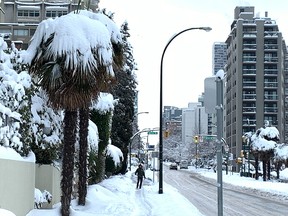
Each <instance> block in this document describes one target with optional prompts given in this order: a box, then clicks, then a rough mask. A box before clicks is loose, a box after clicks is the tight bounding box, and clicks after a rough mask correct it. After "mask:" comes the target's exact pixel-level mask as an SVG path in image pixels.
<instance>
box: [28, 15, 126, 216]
mask: <svg viewBox="0 0 288 216" xmlns="http://www.w3.org/2000/svg"><path fill="white" fill-rule="evenodd" d="M93 16H94V14H93V13H91V12H88V11H86V12H83V13H81V14H74V13H70V14H68V15H65V16H61V17H59V18H56V19H48V20H44V21H42V22H41V23H40V24H39V26H38V28H37V30H36V32H35V34H34V36H33V38H32V40H31V44H30V46H29V47H28V49H27V51H26V52H25V53H24V56H23V59H24V61H25V62H27V63H28V64H29V65H30V67H29V71H30V72H31V73H32V74H34V75H36V77H37V78H36V79H37V82H38V84H39V85H40V86H41V87H42V88H43V89H44V90H45V91H46V92H47V95H48V97H49V101H50V102H51V104H52V106H53V107H54V108H56V109H64V110H65V117H64V148H63V165H62V180H61V189H62V196H61V204H62V208H61V214H62V215H64V216H66V215H69V206H70V202H71V193H72V179H73V169H74V152H75V142H76V132H77V118H78V110H84V111H85V112H86V113H87V110H88V108H89V106H90V103H91V100H92V99H95V98H97V96H98V94H99V92H100V91H101V89H103V86H105V85H107V83H109V82H110V80H111V79H112V77H113V76H114V73H113V50H115V46H113V45H112V42H111V41H113V42H116V41H117V42H120V40H121V37H120V36H119V35H117V31H116V32H115V31H114V32H112V30H111V29H113V28H111V26H112V25H111V26H109V25H108V24H109V23H108V22H106V23H103V22H101V20H99V19H93V18H90V17H93ZM103 16H104V15H103V14H102V15H99V17H100V19H104V18H103ZM101 17H102V18H101ZM114 44H117V43H114ZM113 48H114V49H113ZM85 116H86V117H87V115H86V114H85ZM86 117H84V118H86ZM85 121H86V120H84V123H83V124H84V125H86V124H85ZM87 121H88V119H87ZM82 122H83V121H82ZM87 125H88V124H87ZM86 130H88V129H86ZM87 134H88V132H87ZM86 142H87V139H86ZM84 145H87V143H86V144H84ZM85 148H86V147H85V146H84V151H85ZM80 151H81V150H80ZM85 154H86V152H85ZM82 160H84V161H85V162H84V163H85V164H86V163H87V162H86V160H85V158H84V159H82ZM85 169H86V167H85ZM84 175H85V174H84ZM85 178H86V176H84V180H86V179H85ZM85 183H86V182H85ZM84 204H85V198H84Z"/></svg>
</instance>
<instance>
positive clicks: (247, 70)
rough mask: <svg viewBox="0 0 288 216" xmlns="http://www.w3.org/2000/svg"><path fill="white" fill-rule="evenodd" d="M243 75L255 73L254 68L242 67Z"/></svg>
mask: <svg viewBox="0 0 288 216" xmlns="http://www.w3.org/2000/svg"><path fill="white" fill-rule="evenodd" d="M242 73H243V75H256V69H243V72H242Z"/></svg>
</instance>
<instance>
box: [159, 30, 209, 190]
mask: <svg viewBox="0 0 288 216" xmlns="http://www.w3.org/2000/svg"><path fill="white" fill-rule="evenodd" d="M196 29H199V30H204V31H211V30H212V28H210V27H194V28H188V29H184V30H182V31H180V32H178V33H177V34H175V35H174V36H173V37H172V38H171V39H170V40H169V41H168V43H167V44H166V46H165V48H164V50H163V53H162V56H161V64H160V112H159V114H160V116H159V117H160V121H159V191H158V192H159V194H162V193H163V131H162V126H163V119H162V112H163V59H164V55H165V52H166V50H167V48H168V46H169V45H170V43H171V42H172V41H173V40H174V39H175V38H176V37H177V36H179V35H180V34H182V33H184V32H187V31H190V30H196Z"/></svg>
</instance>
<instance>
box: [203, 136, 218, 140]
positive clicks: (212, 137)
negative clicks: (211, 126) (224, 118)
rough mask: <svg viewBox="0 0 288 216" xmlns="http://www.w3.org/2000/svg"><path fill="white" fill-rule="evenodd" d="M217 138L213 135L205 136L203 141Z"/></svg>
mask: <svg viewBox="0 0 288 216" xmlns="http://www.w3.org/2000/svg"><path fill="white" fill-rule="evenodd" d="M216 138H217V137H216V136H213V135H210V136H209V135H205V136H204V140H215V139H216Z"/></svg>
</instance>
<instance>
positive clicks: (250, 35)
mask: <svg viewBox="0 0 288 216" xmlns="http://www.w3.org/2000/svg"><path fill="white" fill-rule="evenodd" d="M256 37H257V33H253V32H251V33H249V32H247V33H246V32H245V33H243V38H256Z"/></svg>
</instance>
